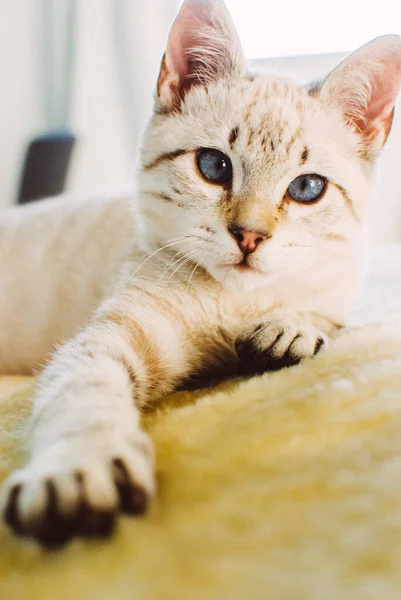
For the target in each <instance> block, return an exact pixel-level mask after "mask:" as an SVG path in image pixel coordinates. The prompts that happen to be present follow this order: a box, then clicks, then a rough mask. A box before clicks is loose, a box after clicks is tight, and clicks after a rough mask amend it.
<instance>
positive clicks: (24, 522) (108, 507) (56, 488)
mask: <svg viewBox="0 0 401 600" xmlns="http://www.w3.org/2000/svg"><path fill="white" fill-rule="evenodd" d="M153 493H154V480H153V459H152V448H151V444H150V440H149V439H148V437H147V436H146V435H145V434H143V433H142V432H139V433H138V436H137V437H136V438H135V439H134V440H133V441H131V442H130V443H128V442H127V441H125V442H124V440H120V441H118V442H116V443H110V444H108V440H107V437H106V439H104V440H102V441H101V443H99V442H98V441H97V442H96V443H91V440H90V438H89V439H86V440H82V439H81V440H79V441H77V440H63V441H61V442H60V444H59V445H58V446H57V447H55V448H49V449H48V450H47V452H43V453H41V455H40V456H37V457H34V458H33V460H32V462H31V463H30V464H28V466H27V467H26V468H25V469H22V470H20V471H16V472H15V473H13V474H12V475H11V477H10V478H9V480H8V481H7V482H6V485H5V488H4V494H3V518H4V520H5V522H6V523H7V524H8V526H9V527H11V529H12V530H13V531H14V532H15V533H17V534H18V535H23V536H26V537H31V538H34V539H36V540H37V541H38V542H39V543H41V544H43V545H44V546H49V547H57V546H61V545H62V544H64V543H65V542H66V541H67V540H68V539H69V538H72V537H75V536H107V535H109V534H110V533H111V532H112V530H113V527H114V524H115V520H116V516H117V514H118V513H119V512H124V513H130V514H142V513H144V512H145V510H146V508H147V506H148V503H149V501H150V499H151V497H152V496H153Z"/></svg>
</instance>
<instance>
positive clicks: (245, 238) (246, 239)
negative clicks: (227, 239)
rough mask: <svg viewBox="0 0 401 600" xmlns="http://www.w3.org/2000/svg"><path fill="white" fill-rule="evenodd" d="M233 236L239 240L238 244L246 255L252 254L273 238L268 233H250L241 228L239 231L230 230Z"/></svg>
mask: <svg viewBox="0 0 401 600" xmlns="http://www.w3.org/2000/svg"><path fill="white" fill-rule="evenodd" d="M230 233H231V235H232V236H233V237H234V238H235V239H236V240H237V244H238V246H239V248H240V250H241V251H242V252H243V253H244V254H251V252H254V251H255V250H256V248H257V246H258V245H259V244H260V243H261V242H263V241H264V240H267V239H268V238H269V237H271V236H270V235H269V234H267V233H261V232H260V231H249V230H248V229H243V228H242V227H239V228H237V229H230Z"/></svg>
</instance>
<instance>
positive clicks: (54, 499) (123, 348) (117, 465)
mask: <svg viewBox="0 0 401 600" xmlns="http://www.w3.org/2000/svg"><path fill="white" fill-rule="evenodd" d="M132 302H133V305H134V306H135V304H136V310H137V315H136V316H135V315H134V314H131V313H127V312H126V311H125V310H123V309H121V310H119V309H117V308H115V309H113V311H111V312H110V311H109V312H108V313H107V314H103V315H100V316H99V317H98V318H97V319H95V320H94V322H93V323H92V324H90V325H89V326H88V327H87V329H85V330H83V331H82V332H81V334H79V335H78V337H77V338H75V339H74V340H73V341H71V342H69V343H68V344H66V345H65V346H64V347H62V348H61V349H60V350H59V351H58V352H57V353H56V355H55V356H54V359H53V361H52V362H51V363H50V365H49V367H48V368H47V369H46V370H45V372H44V374H43V376H42V378H41V381H40V386H39V389H38V392H37V397H36V402H35V410H34V415H33V419H32V425H31V432H30V436H29V454H30V458H29V462H28V464H27V466H26V467H25V468H23V469H21V470H19V471H17V472H15V473H14V474H12V475H11V477H10V478H9V480H8V482H7V483H6V485H5V490H4V501H3V502H4V505H3V511H4V518H5V520H6V522H7V523H8V524H9V526H10V527H11V528H12V529H13V530H14V531H15V532H16V533H18V534H21V535H24V536H28V537H32V538H35V539H37V540H38V541H40V542H41V543H43V544H46V545H59V544H62V543H64V542H65V541H66V540H67V539H68V538H69V537H72V536H76V535H103V534H108V533H109V532H110V531H111V529H112V526H113V524H114V521H115V516H116V514H117V513H118V512H128V513H142V512H143V511H144V510H145V509H146V506H147V504H148V502H149V500H150V498H151V497H152V495H153V493H154V487H155V486H154V475H153V457H152V446H151V442H150V440H149V438H148V436H147V435H146V434H145V433H144V432H143V431H142V430H141V427H140V412H139V411H140V408H141V407H142V406H143V405H144V404H146V403H147V402H148V401H152V400H153V399H155V398H157V397H159V396H160V395H161V394H163V393H165V392H167V391H169V390H171V389H173V388H174V386H175V385H176V383H177V381H179V380H180V378H182V377H185V375H186V374H187V371H188V369H189V368H190V363H189V362H188V361H186V359H185V355H186V352H184V351H183V345H184V344H185V328H184V327H180V325H179V324H177V322H175V321H174V320H172V315H168V314H163V311H161V310H159V311H158V312H156V311H153V309H152V307H150V306H149V304H150V303H149V301H148V300H147V306H142V308H141V307H140V306H138V304H137V303H135V299H133V301H132Z"/></svg>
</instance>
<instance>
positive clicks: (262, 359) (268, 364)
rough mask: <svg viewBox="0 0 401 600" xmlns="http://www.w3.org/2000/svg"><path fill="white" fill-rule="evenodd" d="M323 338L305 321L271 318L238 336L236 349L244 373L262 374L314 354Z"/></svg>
mask: <svg viewBox="0 0 401 600" xmlns="http://www.w3.org/2000/svg"><path fill="white" fill-rule="evenodd" d="M326 341H327V340H326V337H325V336H324V335H323V334H321V333H320V332H319V331H318V330H317V329H316V328H315V327H313V326H312V325H309V324H308V323H298V322H297V321H296V320H294V321H291V320H283V319H272V320H271V321H268V322H265V323H262V324H259V325H258V326H257V327H255V328H254V329H253V330H252V331H249V332H246V333H245V334H244V335H242V336H240V337H239V338H238V339H237V340H236V343H235V349H236V352H237V354H238V357H239V359H240V361H241V363H242V364H243V365H244V370H245V372H254V373H264V372H265V371H276V370H278V369H282V368H283V367H290V366H293V365H296V364H298V363H299V362H300V361H301V360H303V359H305V358H310V357H312V356H314V355H315V354H317V352H319V350H320V349H321V348H322V347H323V346H324V345H325V343H326Z"/></svg>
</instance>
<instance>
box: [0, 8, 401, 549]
mask: <svg viewBox="0 0 401 600" xmlns="http://www.w3.org/2000/svg"><path fill="white" fill-rule="evenodd" d="M400 82H401V40H400V38H398V37H397V36H384V37H381V38H377V39H375V40H373V41H372V42H370V43H369V44H367V45H365V46H363V47H362V48H360V49H359V50H357V51H356V52H355V53H353V54H351V55H350V56H349V57H348V58H346V59H345V60H344V61H343V62H342V63H341V64H340V65H339V66H338V67H337V68H335V69H334V70H333V71H332V72H331V73H330V74H329V75H328V76H327V78H326V79H325V80H324V81H322V82H319V83H315V84H313V85H311V86H299V85H294V84H291V83H289V82H287V81H284V80H281V79H279V78H277V77H272V76H268V75H263V74H256V73H249V71H248V69H247V67H246V63H245V61H244V58H243V54H242V50H241V46H240V42H239V40H238V37H237V34H236V31H235V29H234V26H233V24H232V21H231V19H230V16H229V14H228V11H227V9H226V7H225V5H224V3H223V1H222V0H185V1H184V3H183V5H182V7H181V10H180V11H179V13H178V16H177V17H176V20H175V21H174V23H173V25H172V28H171V30H170V34H169V37H168V42H167V48H166V52H165V54H164V57H163V60H162V65H161V69H160V74H159V78H158V81H157V89H156V93H155V106H154V113H153V116H152V118H151V120H150V123H149V124H148V127H147V129H146V132H145V135H144V139H143V145H142V155H141V168H140V172H139V178H138V181H139V191H138V195H137V202H136V204H135V203H132V202H131V201H129V200H128V199H127V200H125V199H124V198H118V199H115V200H109V201H107V200H105V201H103V200H101V199H99V200H97V199H94V200H92V201H89V200H88V201H87V202H81V203H75V202H71V201H68V202H67V201H66V200H64V201H63V200H51V201H45V202H44V203H43V204H40V205H38V206H37V207H32V208H28V209H23V210H22V211H21V210H20V209H15V210H12V211H11V213H9V214H8V217H7V219H8V224H7V219H6V223H5V224H3V225H2V231H3V232H4V234H3V238H2V239H3V242H2V248H3V249H2V254H3V256H5V258H2V259H1V260H2V262H1V265H0V266H1V272H3V271H5V272H8V273H9V275H8V276H4V277H6V279H5V281H6V283H7V282H8V283H7V284H6V285H5V286H4V288H5V289H8V291H9V293H10V294H11V295H10V296H8V294H7V296H8V297H6V298H2V299H1V303H2V304H1V311H0V312H1V313H2V315H1V320H2V331H1V334H0V336H1V337H0V353H1V354H0V356H1V357H2V359H1V360H2V362H3V363H4V364H5V365H6V368H8V369H14V370H23V369H24V368H25V369H29V368H32V367H33V366H38V365H39V364H41V363H45V362H46V363H47V365H46V367H45V369H44V371H43V373H42V374H41V376H40V380H39V385H38V389H37V392H36V394H35V399H34V400H35V401H34V411H33V416H32V422H31V427H30V434H29V451H30V456H29V460H28V464H27V465H26V466H25V467H24V468H22V469H21V470H19V471H17V472H15V473H13V474H12V475H11V476H10V477H9V479H8V480H7V482H6V483H5V487H4V491H3V515H4V519H5V522H6V523H7V524H8V526H9V527H10V528H11V529H12V530H14V532H15V533H17V534H19V535H22V536H26V537H30V538H32V539H34V540H36V541H38V542H39V543H41V544H43V545H47V546H58V545H62V544H63V543H65V542H66V541H67V540H68V539H70V538H72V537H74V536H92V535H107V534H109V533H110V532H111V531H112V528H113V525H114V523H115V520H116V516H117V515H118V513H121V512H124V513H131V514H141V513H143V512H144V511H145V510H146V508H147V506H148V505H149V502H150V501H151V499H152V497H153V495H154V494H155V483H154V474H153V473H154V457H153V452H152V445H151V442H150V440H149V438H148V436H147V435H146V434H145V433H144V432H143V431H142V429H141V425H140V411H141V410H142V409H143V408H144V407H148V406H151V405H153V404H156V403H158V402H161V401H162V398H163V396H165V395H166V394H168V393H169V392H171V391H173V390H175V389H177V388H178V387H179V386H182V385H185V384H186V383H187V382H188V381H190V380H191V379H192V378H193V377H196V376H199V375H201V374H202V373H206V377H207V376H208V375H207V374H210V376H212V375H211V374H212V373H216V372H218V373H220V372H221V373H223V372H224V373H229V372H232V373H237V372H239V371H238V369H240V367H239V366H240V365H245V367H246V369H247V370H249V371H253V372H257V373H260V372H263V371H266V370H269V369H276V368H281V367H283V366H290V365H293V364H296V363H298V362H299V361H300V360H303V359H309V358H312V357H313V356H314V355H315V354H316V352H317V351H319V350H320V349H321V348H322V347H323V346H324V345H325V344H326V343H327V342H328V340H329V339H330V337H331V336H332V335H333V334H334V333H335V331H336V330H337V329H338V328H340V327H342V326H344V324H345V323H346V321H347V318H348V315H349V313H350V310H351V308H352V306H353V304H354V302H355V298H356V295H357V294H358V290H359V289H360V286H361V284H362V281H363V278H364V270H365V269H364V259H365V256H366V246H365V233H364V232H365V224H366V215H367V211H368V205H369V196H370V191H371V187H372V177H373V170H374V164H375V160H376V158H377V156H378V155H379V153H380V150H381V148H382V147H383V145H384V143H385V141H386V139H387V136H388V133H389V130H390V127H391V122H392V117H393V110H394V103H395V100H396V96H397V93H398V88H399V85H400ZM131 206H132V213H131V212H130V211H131ZM18 210H20V212H18V214H17V211H18ZM131 214H132V218H131V216H130V215H131ZM7 231H11V233H10V235H9V237H8V238H7ZM31 232H33V233H31ZM46 239H48V240H50V241H47V242H46ZM22 244H23V245H24V246H23V250H18V248H20V247H22ZM13 249H14V250H15V252H16V255H17V259H16V260H19V261H20V263H19V264H18V266H15V263H14V250H13ZM24 253H25V256H26V262H24ZM120 263H121V265H120ZM41 265H45V266H46V272H43V274H41V273H40V269H41ZM11 268H12V274H10V269H11ZM7 269H8V271H7ZM7 277H8V278H7ZM19 278H20V282H19V283H18V281H19ZM49 279H51V281H49ZM7 286H8V288H7ZM18 286H20V289H17V287H18ZM36 288H39V289H36ZM15 294H17V298H16V297H15ZM18 294H20V296H22V298H18ZM2 295H3V296H4V290H3V288H2ZM31 304H32V305H34V308H33V309H32V310H33V313H31V309H30V308H29V310H26V307H27V306H28V307H30V305H31ZM16 309H18V310H16ZM35 311H36V312H35ZM70 313H72V314H70ZM9 324H10V325H9ZM8 325H9V326H8ZM79 328H80V330H79V331H78V329H79ZM38 329H39V331H37V330H38ZM63 336H65V337H69V338H70V339H68V340H67V341H66V342H65V343H64V344H61V345H60V346H59V348H58V349H57V350H56V352H55V353H54V355H53V356H52V358H51V359H50V360H49V359H48V357H47V353H48V352H49V351H50V350H51V348H52V344H53V343H54V342H60V340H61V339H62V337H63ZM36 338H38V339H39V341H38V342H36V341H35V340H36ZM25 344H26V347H27V350H26V351H25V352H24V346H25ZM20 351H21V354H22V358H19V357H18V356H17V355H18V353H19V352H20ZM2 368H3V370H4V368H5V367H2Z"/></svg>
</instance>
